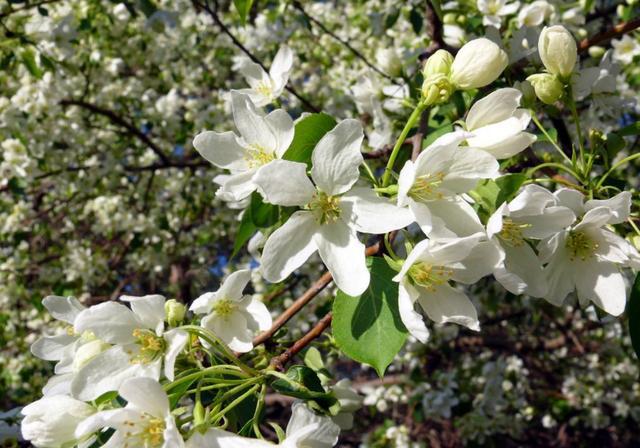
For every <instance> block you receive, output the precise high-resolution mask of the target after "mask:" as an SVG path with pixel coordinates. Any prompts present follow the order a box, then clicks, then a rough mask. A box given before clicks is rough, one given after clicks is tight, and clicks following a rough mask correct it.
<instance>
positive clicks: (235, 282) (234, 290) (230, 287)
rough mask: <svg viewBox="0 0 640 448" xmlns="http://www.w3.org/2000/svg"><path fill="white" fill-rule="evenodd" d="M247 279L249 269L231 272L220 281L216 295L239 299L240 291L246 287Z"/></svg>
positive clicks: (249, 277) (249, 275)
mask: <svg viewBox="0 0 640 448" xmlns="http://www.w3.org/2000/svg"><path fill="white" fill-rule="evenodd" d="M249 281H251V271H250V270H249V269H241V270H239V271H236V272H233V273H232V274H229V276H228V277H227V278H226V279H225V280H224V281H223V282H222V285H220V289H218V291H216V295H217V296H218V297H221V298H226V299H232V300H240V299H241V298H242V291H244V288H246V287H247V284H248V283H249Z"/></svg>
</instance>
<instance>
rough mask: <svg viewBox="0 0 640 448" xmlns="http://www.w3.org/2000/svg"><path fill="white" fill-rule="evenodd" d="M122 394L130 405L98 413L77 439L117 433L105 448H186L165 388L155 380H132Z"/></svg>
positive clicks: (80, 427) (80, 429) (85, 423)
mask: <svg viewBox="0 0 640 448" xmlns="http://www.w3.org/2000/svg"><path fill="white" fill-rule="evenodd" d="M118 394H119V395H120V396H121V397H122V398H123V399H125V400H126V401H127V405H126V406H125V407H124V408H121V409H113V410H108V411H102V412H98V413H97V414H94V415H92V416H90V417H88V418H87V419H85V420H84V421H83V422H82V423H80V425H78V428H77V429H76V437H78V438H81V437H86V436H87V435H89V434H92V433H95V432H96V431H101V430H106V429H107V428H112V429H115V432H114V433H113V434H112V435H111V437H110V438H109V440H108V441H107V442H106V444H105V445H103V446H105V447H114V448H115V447H122V448H182V447H184V440H183V439H182V436H181V435H180V431H179V430H178V428H177V426H176V422H175V420H174V418H173V415H171V410H170V409H169V399H168V398H167V394H166V393H165V392H164V390H163V389H162V386H160V384H159V383H158V382H157V381H155V380H152V379H151V378H130V379H128V380H127V381H125V382H123V383H122V385H121V386H120V388H119V389H118Z"/></svg>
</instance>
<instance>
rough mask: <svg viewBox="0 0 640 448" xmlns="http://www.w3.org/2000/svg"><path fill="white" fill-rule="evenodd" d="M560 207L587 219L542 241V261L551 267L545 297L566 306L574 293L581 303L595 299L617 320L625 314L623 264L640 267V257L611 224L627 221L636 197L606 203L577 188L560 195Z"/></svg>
mask: <svg viewBox="0 0 640 448" xmlns="http://www.w3.org/2000/svg"><path fill="white" fill-rule="evenodd" d="M555 196H556V197H557V198H558V203H559V205H563V206H566V207H569V208H571V209H572V210H573V212H574V213H575V214H576V216H581V217H582V219H581V220H580V221H579V222H578V223H577V224H575V225H573V226H572V227H570V228H568V229H565V230H562V231H561V232H559V233H557V234H555V235H554V236H552V237H550V238H548V239H546V240H544V241H542V243H541V244H540V246H539V250H540V258H541V259H542V261H543V262H548V263H549V264H548V265H547V266H546V267H545V273H546V274H547V278H548V281H549V292H548V293H547V294H546V296H545V299H547V300H548V301H549V302H551V303H553V304H554V305H561V304H562V302H563V301H564V299H565V297H566V296H567V294H569V293H571V292H572V291H573V290H574V289H575V290H576V291H577V295H578V300H579V301H580V303H581V304H582V305H586V304H588V302H589V301H590V300H591V301H593V302H594V303H595V304H596V305H597V306H599V307H600V308H602V309H603V310H604V311H606V312H607V313H609V314H612V315H614V316H618V315H620V314H621V313H622V312H623V311H624V307H625V303H626V291H625V283H624V277H623V275H622V273H621V272H620V268H621V267H623V266H631V267H633V268H634V269H638V268H640V262H639V260H640V255H639V254H638V252H637V251H636V249H635V248H634V247H633V246H632V245H631V244H630V243H629V242H628V241H626V240H625V239H623V238H621V237H619V236H618V235H616V234H615V233H614V232H612V231H611V230H608V229H606V228H605V226H606V225H610V224H619V223H621V222H624V221H625V220H626V219H627V218H628V216H629V212H630V208H631V193H629V192H626V191H625V192H622V193H619V194H618V195H616V196H614V197H613V198H611V199H607V200H589V201H586V202H584V196H583V195H582V194H581V193H580V192H578V191H575V190H570V189H564V188H563V189H560V190H558V191H557V192H556V193H555Z"/></svg>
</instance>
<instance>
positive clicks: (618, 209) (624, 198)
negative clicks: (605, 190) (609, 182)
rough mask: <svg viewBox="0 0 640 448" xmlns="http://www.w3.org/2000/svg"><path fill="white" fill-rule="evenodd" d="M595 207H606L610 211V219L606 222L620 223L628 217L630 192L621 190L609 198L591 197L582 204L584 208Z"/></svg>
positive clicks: (590, 208)
mask: <svg viewBox="0 0 640 448" xmlns="http://www.w3.org/2000/svg"><path fill="white" fill-rule="evenodd" d="M596 207H608V208H609V209H610V210H611V212H612V216H613V217H612V219H610V220H609V221H608V222H607V224H620V223H621V222H624V221H626V220H627V218H628V217H629V213H630V212H631V193H629V192H628V191H623V192H622V193H618V194H617V195H615V196H614V197H612V198H611V199H606V200H598V199H592V200H590V201H587V202H586V203H585V204H584V208H585V210H592V209H594V208H596Z"/></svg>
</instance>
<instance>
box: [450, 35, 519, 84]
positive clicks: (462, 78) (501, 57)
mask: <svg viewBox="0 0 640 448" xmlns="http://www.w3.org/2000/svg"><path fill="white" fill-rule="evenodd" d="M508 62H509V58H508V57H507V54H506V53H505V52H504V50H502V49H501V48H500V47H499V46H498V45H496V44H495V43H494V42H491V41H490V40H489V39H487V38H485V37H480V38H478V39H474V40H471V41H469V42H468V43H466V44H464V45H463V46H462V48H460V50H459V51H458V53H457V54H456V57H455V58H454V60H453V63H452V64H451V82H452V83H453V85H454V86H455V87H456V88H457V89H460V90H467V89H477V88H480V87H484V86H486V85H489V84H491V83H492V82H493V81H495V80H496V78H497V77H498V76H500V74H501V73H502V72H503V71H504V69H505V68H506V67H507V64H508Z"/></svg>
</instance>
